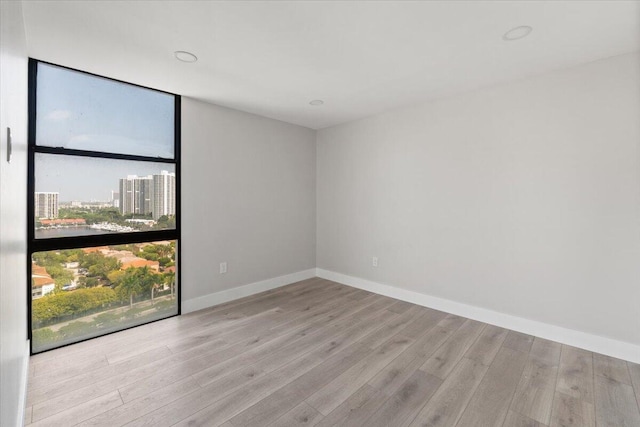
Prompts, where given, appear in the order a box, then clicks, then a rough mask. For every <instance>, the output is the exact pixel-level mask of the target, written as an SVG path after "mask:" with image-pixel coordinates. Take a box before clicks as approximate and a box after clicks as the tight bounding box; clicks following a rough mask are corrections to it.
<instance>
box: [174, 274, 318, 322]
mask: <svg viewBox="0 0 640 427" xmlns="http://www.w3.org/2000/svg"><path fill="white" fill-rule="evenodd" d="M315 276H316V269H315V268H310V269H308V270H303V271H298V272H296V273H291V274H286V275H284V276H279V277H274V278H272V279H267V280H261V281H259V282H254V283H249V284H248V285H244V286H239V287H237V288H231V289H227V290H224V291H220V292H214V293H212V294H208V295H203V296H201V297H197V298H192V299H188V300H184V301H182V314H187V313H191V312H192V311H197V310H202V309H203V308H209V307H213V306H214V305H218V304H222V303H225V302H228V301H233V300H235V299H238V298H243V297H247V296H249V295H253V294H257V293H260V292H264V291H268V290H270V289H275V288H279V287H280V286H285V285H290V284H291V283H295V282H299V281H301V280H306V279H311V278H313V277H315Z"/></svg>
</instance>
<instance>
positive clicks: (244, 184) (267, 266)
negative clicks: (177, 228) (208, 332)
mask: <svg viewBox="0 0 640 427" xmlns="http://www.w3.org/2000/svg"><path fill="white" fill-rule="evenodd" d="M315 167H316V164H315V131H312V130H310V129H307V128H304V127H300V126H295V125H291V124H287V123H283V122H279V121H276V120H272V119H267V118H264V117H260V116H256V115H252V114H248V113H244V112H240V111H236V110H231V109H228V108H223V107H218V106H215V105H211V104H207V103H203V102H199V101H196V100H194V99H190V98H186V97H183V98H182V206H183V208H182V230H183V231H182V239H183V248H182V273H181V274H182V283H183V286H182V299H183V309H184V310H185V311H190V310H192V309H196V308H202V307H204V306H207V305H211V304H213V303H217V302H220V301H221V299H220V298H221V295H226V298H224V299H228V298H229V296H231V297H237V296H241V295H240V294H234V293H231V294H229V293H227V294H218V296H211V295H210V294H212V293H219V292H221V291H225V290H229V289H231V288H234V287H238V286H242V285H247V284H252V283H255V282H259V281H264V280H268V279H273V278H276V277H280V276H283V275H289V274H291V273H297V272H300V271H304V270H308V269H312V268H314V267H315V261H316V255H315V246H316V242H315V232H316V230H315V212H316V208H315V204H316V196H315V178H316V172H315ZM223 261H225V262H227V263H228V272H227V274H224V275H221V274H219V263H220V262H223ZM270 283H271V282H270ZM272 284H277V283H275V282H273V283H272ZM198 299H199V302H198V303H195V302H194V301H195V300H198Z"/></svg>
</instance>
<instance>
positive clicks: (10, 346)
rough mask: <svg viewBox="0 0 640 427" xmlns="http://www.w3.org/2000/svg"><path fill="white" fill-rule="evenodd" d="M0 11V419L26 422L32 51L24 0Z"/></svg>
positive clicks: (11, 423) (2, 4) (3, 5)
mask: <svg viewBox="0 0 640 427" xmlns="http://www.w3.org/2000/svg"><path fill="white" fill-rule="evenodd" d="M0 16H1V25H0V28H1V35H0V46H1V48H0V94H1V96H0V135H1V136H0V425H1V426H14V425H18V424H19V423H20V424H21V423H22V420H21V419H20V417H22V413H23V404H24V401H23V400H22V399H23V397H24V390H25V387H26V384H24V382H25V381H24V380H25V377H24V376H23V373H24V372H25V371H24V368H25V367H26V363H27V357H28V348H27V324H26V322H27V290H26V288H25V286H26V283H27V277H26V274H27V267H26V237H27V236H26V233H27V224H26V221H27V213H26V194H27V187H26V177H27V148H26V147H27V57H26V45H25V35H24V24H23V21H22V5H21V3H20V2H5V1H3V2H0ZM7 127H11V131H12V135H13V157H12V159H11V163H10V164H9V163H7V161H6V159H7V151H6V150H7Z"/></svg>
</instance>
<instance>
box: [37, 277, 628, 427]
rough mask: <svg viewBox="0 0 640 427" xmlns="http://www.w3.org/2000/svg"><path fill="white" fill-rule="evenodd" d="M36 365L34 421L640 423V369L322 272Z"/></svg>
mask: <svg viewBox="0 0 640 427" xmlns="http://www.w3.org/2000/svg"><path fill="white" fill-rule="evenodd" d="M30 368H31V371H30V380H29V389H28V402H27V404H28V408H27V415H26V420H25V422H26V423H27V424H32V425H34V426H35V425H38V426H40V425H46V426H72V425H82V426H90V425H91V426H120V425H130V426H171V425H179V426H186V425H189V426H191V425H194V426H195V425H207V426H219V425H222V426H223V427H234V426H235V427H239V426H296V425H305V426H310V425H315V426H323V427H324V426H334V425H340V426H367V427H369V426H461V427H462V426H482V427H484V426H507V427H511V426H514V427H525V426H530V427H540V426H549V427H551V426H553V427H556V426H598V427H604V426H611V427H625V426H629V427H630V426H634V427H638V426H640V411H639V409H638V406H639V403H640V399H639V397H640V365H635V364H631V363H627V362H625V361H622V360H618V359H614V358H611V357H607V356H603V355H600V354H594V353H591V352H589V351H584V350H580V349H577V348H573V347H568V346H565V345H560V344H558V343H555V342H551V341H547V340H543V339H539V338H534V337H532V336H529V335H524V334H521V333H517V332H513V331H508V330H505V329H502V328H498V327H495V326H491V325H487V324H484V323H480V322H476V321H473V320H468V319H465V318H462V317H458V316H454V315H450V314H446V313H442V312H438V311H434V310H430V309H427V308H424V307H420V306H417V305H413V304H409V303H405V302H400V301H396V300H393V299H391V298H387V297H383V296H379V295H375V294H372V293H369V292H365V291H362V290H357V289H354V288H350V287H347V286H343V285H339V284H337V283H333V282H330V281H326V280H322V279H311V280H306V281H303V282H299V283H296V284H293V285H289V286H286V287H283V288H279V289H276V290H273V291H269V292H265V293H262V294H259V295H254V296H251V297H248V298H245V299H242V300H238V301H234V302H231V303H227V304H224V305H221V306H217V307H214V308H211V309H207V310H203V311H199V312H196V313H191V314H188V315H185V316H181V317H176V318H172V319H167V320H163V321H160V322H156V323H153V324H149V325H146V326H142V327H140V328H135V329H131V330H127V331H124V332H121V333H118V334H114V335H110V336H106V337H102V338H98V339H95V340H91V341H87V342H84V343H80V344H77V345H74V346H70V347H66V348H62V349H58V350H54V351H51V352H48V353H44V354H40V355H36V356H34V357H32V358H31V364H30Z"/></svg>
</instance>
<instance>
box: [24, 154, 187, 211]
mask: <svg viewBox="0 0 640 427" xmlns="http://www.w3.org/2000/svg"><path fill="white" fill-rule="evenodd" d="M35 161H36V179H35V181H36V182H35V191H36V192H57V193H59V202H60V203H63V204H64V203H70V202H73V201H81V202H91V201H104V202H108V201H111V192H112V191H115V192H118V191H119V182H120V179H122V178H125V177H127V176H130V175H137V176H148V175H160V174H161V173H162V171H167V172H169V173H174V174H175V165H173V164H171V163H152V162H138V161H130V160H113V159H98V158H90V157H70V156H58V155H55V154H42V153H38V154H36V158H35ZM62 171H64V173H62Z"/></svg>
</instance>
